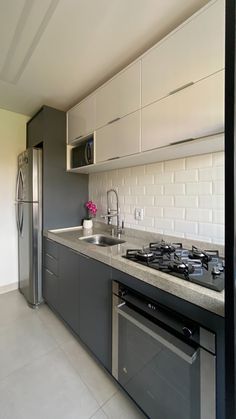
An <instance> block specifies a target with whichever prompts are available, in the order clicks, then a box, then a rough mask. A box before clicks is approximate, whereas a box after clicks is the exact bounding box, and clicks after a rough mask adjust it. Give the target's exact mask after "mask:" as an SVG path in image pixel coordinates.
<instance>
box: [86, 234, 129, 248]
mask: <svg viewBox="0 0 236 419" xmlns="http://www.w3.org/2000/svg"><path fill="white" fill-rule="evenodd" d="M79 240H83V241H85V242H86V243H91V244H95V245H96V246H102V247H108V246H115V245H117V244H121V243H125V241H124V240H120V239H117V238H116V237H112V236H104V235H103V234H94V235H92V236H86V237H80V238H79Z"/></svg>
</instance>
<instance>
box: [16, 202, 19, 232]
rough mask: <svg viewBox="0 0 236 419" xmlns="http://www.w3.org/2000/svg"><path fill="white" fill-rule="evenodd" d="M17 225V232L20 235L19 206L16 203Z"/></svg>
mask: <svg viewBox="0 0 236 419" xmlns="http://www.w3.org/2000/svg"><path fill="white" fill-rule="evenodd" d="M16 225H17V231H18V233H19V234H20V220H19V204H18V203H17V202H16Z"/></svg>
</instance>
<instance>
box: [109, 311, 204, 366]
mask: <svg viewBox="0 0 236 419" xmlns="http://www.w3.org/2000/svg"><path fill="white" fill-rule="evenodd" d="M115 310H116V312H117V313H118V314H119V315H121V316H122V317H124V318H125V319H127V320H128V321H130V322H131V323H132V324H134V325H135V326H137V327H138V328H139V329H141V330H142V331H143V332H145V333H147V334H148V335H149V336H151V337H152V338H154V339H155V340H156V341H157V342H159V343H160V344H161V345H163V346H165V347H166V348H167V349H169V350H170V351H171V352H173V353H174V354H176V355H177V356H179V357H180V358H182V359H183V360H184V361H186V362H187V363H188V364H193V363H194V362H195V360H196V358H197V357H198V356H199V353H200V350H199V348H197V349H195V348H193V347H192V346H190V345H188V344H186V343H185V342H183V341H181V340H180V339H178V338H176V337H175V336H174V335H171V334H170V333H169V332H167V331H166V330H165V329H163V328H161V327H159V326H157V325H156V324H155V323H152V322H151V321H150V320H148V319H146V317H144V316H142V315H140V314H139V313H137V312H136V311H135V310H132V309H131V308H130V307H128V306H127V305H126V304H122V305H121V304H119V305H118V306H116V307H115Z"/></svg>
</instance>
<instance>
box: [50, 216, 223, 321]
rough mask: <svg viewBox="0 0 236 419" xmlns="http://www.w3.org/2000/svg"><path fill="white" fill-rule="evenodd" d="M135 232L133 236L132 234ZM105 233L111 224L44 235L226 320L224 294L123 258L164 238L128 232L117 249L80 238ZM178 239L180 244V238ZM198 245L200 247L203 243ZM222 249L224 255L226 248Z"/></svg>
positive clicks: (68, 229)
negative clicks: (224, 317)
mask: <svg viewBox="0 0 236 419" xmlns="http://www.w3.org/2000/svg"><path fill="white" fill-rule="evenodd" d="M131 231H132V232H133V233H131ZM101 233H103V234H109V232H108V231H107V225H104V224H103V223H96V224H95V226H94V227H93V230H92V231H86V230H84V229H83V228H82V227H72V228H66V229H57V230H48V231H45V232H44V236H46V237H48V238H49V239H51V240H54V241H56V242H58V243H60V244H62V245H64V246H67V247H70V248H71V249H73V250H75V251H78V252H80V253H82V254H85V255H87V256H89V257H91V258H94V259H97V260H99V261H100V262H103V263H106V264H107V265H110V266H112V267H113V268H116V269H118V270H120V271H123V272H125V273H127V274H129V275H132V276H134V277H136V278H138V279H139V280H141V281H144V282H146V283H147V284H150V285H153V286H155V287H157V288H159V289H161V290H163V291H166V292H168V293H170V294H173V295H175V296H177V297H179V298H182V299H184V300H186V301H188V302H190V303H192V304H195V305H197V306H199V307H202V308H204V309H206V310H208V311H210V312H212V313H215V314H218V315H219V316H222V317H223V316H224V291H222V292H217V291H213V290H210V289H207V288H204V287H201V286H200V285H197V284H193V283H191V282H188V281H185V280H183V279H180V278H177V277H174V276H171V275H168V274H166V273H164V272H161V271H156V270H154V269H152V268H149V267H146V266H143V265H139V264H135V263H134V262H132V261H129V260H127V259H125V258H123V257H122V255H124V254H125V253H126V249H128V248H140V247H142V246H143V245H144V244H148V243H149V242H150V241H153V240H155V239H156V240H158V239H159V240H160V239H161V238H162V237H157V235H153V234H152V233H150V234H149V233H146V232H139V233H137V232H136V233H135V230H130V229H126V232H125V234H124V235H122V236H121V239H122V240H125V243H123V244H119V245H116V246H110V247H100V246H95V245H93V244H90V243H86V242H85V241H83V240H79V238H80V237H83V236H88V235H91V234H101ZM174 239H175V241H176V238H174ZM191 243H192V241H191ZM183 244H184V246H187V245H189V244H190V243H188V241H186V240H184V243H183ZM196 244H198V245H199V243H196ZM201 244H202V243H201ZM213 247H214V246H213ZM208 248H209V244H208ZM219 250H220V251H221V253H222V251H223V249H219Z"/></svg>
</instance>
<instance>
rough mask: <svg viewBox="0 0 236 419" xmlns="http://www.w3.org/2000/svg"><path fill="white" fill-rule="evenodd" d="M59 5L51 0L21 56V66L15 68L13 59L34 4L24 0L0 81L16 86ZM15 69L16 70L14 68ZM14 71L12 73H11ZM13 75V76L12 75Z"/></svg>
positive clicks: (57, 0)
mask: <svg viewBox="0 0 236 419" xmlns="http://www.w3.org/2000/svg"><path fill="white" fill-rule="evenodd" d="M58 3H59V0H51V1H50V4H49V6H48V8H47V9H46V12H45V14H44V17H43V19H42V22H41V24H40V25H39V27H38V30H37V31H36V33H35V35H34V36H33V38H32V41H31V43H30V45H29V47H28V48H27V50H26V52H25V54H24V55H23V56H22V59H21V64H20V65H19V67H18V68H17V67H16V64H15V62H14V58H15V56H16V51H17V49H18V48H19V45H20V42H21V41H22V39H23V37H24V33H25V26H26V23H27V21H28V20H29V19H30V18H31V11H32V8H33V6H34V5H35V4H36V3H35V0H25V3H24V7H23V9H22V12H21V15H20V18H19V20H18V23H17V26H16V29H15V33H14V36H13V38H12V41H11V44H10V47H9V49H8V52H7V56H6V60H5V63H4V65H3V67H2V70H1V72H0V79H1V80H3V81H6V82H8V83H12V84H16V83H17V82H18V80H19V78H20V77H21V75H22V73H23V72H24V70H25V68H26V66H27V64H28V62H29V60H30V58H31V56H32V55H33V53H34V51H35V49H36V47H37V45H38V43H39V41H40V39H41V37H42V35H43V33H44V31H45V29H46V27H47V26H48V23H49V21H50V19H51V17H52V15H53V13H54V11H55V9H56V7H57V5H58ZM14 67H16V68H14ZM13 69H14V71H13ZM12 73H13V74H12Z"/></svg>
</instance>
